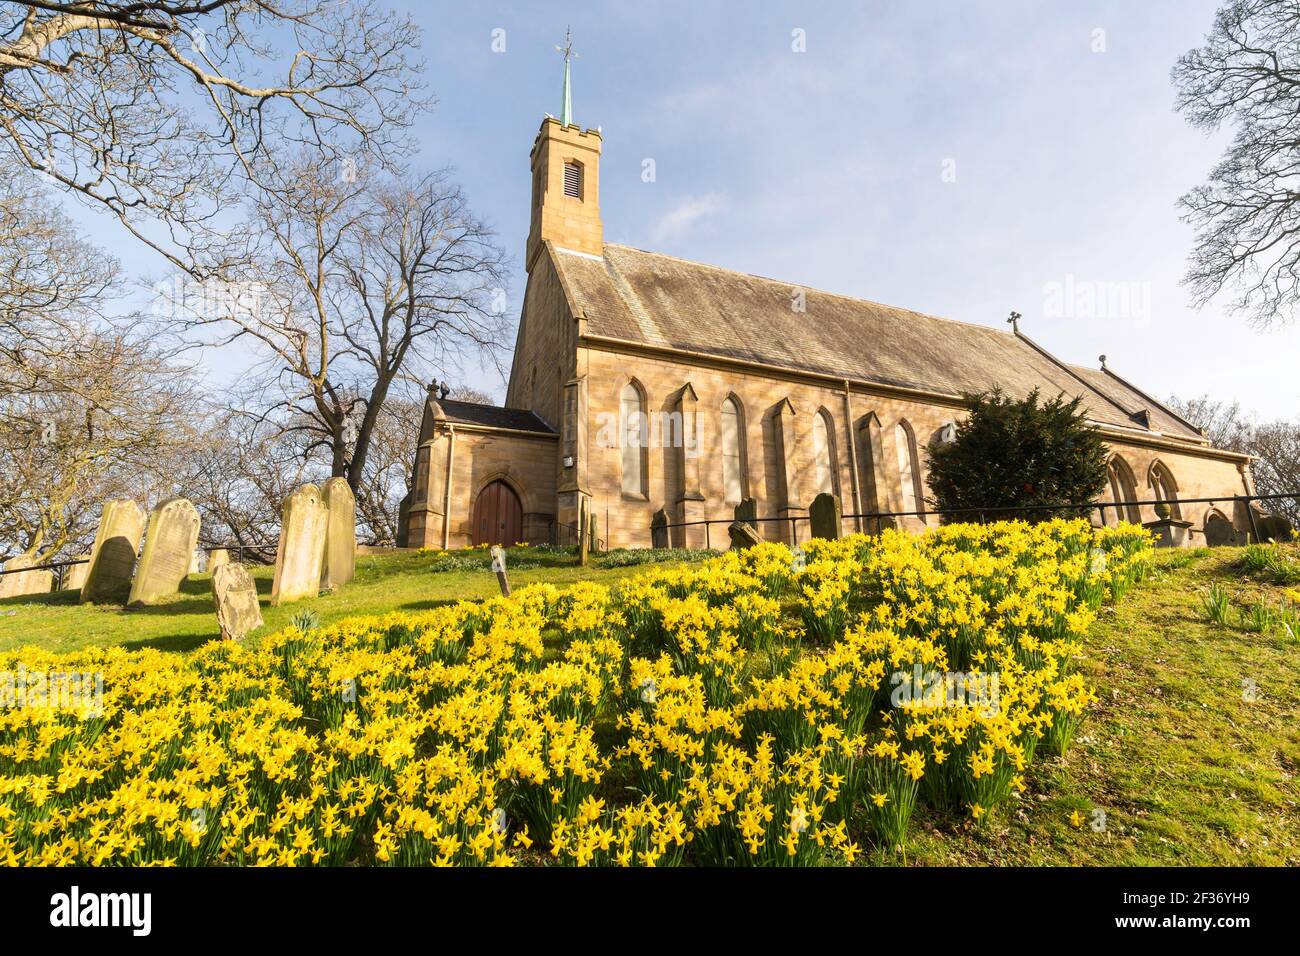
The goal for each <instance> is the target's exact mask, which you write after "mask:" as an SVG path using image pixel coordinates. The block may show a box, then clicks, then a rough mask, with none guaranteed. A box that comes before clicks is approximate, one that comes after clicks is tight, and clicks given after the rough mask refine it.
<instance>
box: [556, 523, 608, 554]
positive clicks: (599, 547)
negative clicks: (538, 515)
mask: <svg viewBox="0 0 1300 956" xmlns="http://www.w3.org/2000/svg"><path fill="white" fill-rule="evenodd" d="M546 540H547V543H548V544H551V545H554V546H555V547H557V548H571V547H576V546H577V544H578V542H579V541H581V540H582V531H581V529H579V528H578V526H577V525H572V524H565V523H564V522H563V521H556V520H555V519H554V518H551V519H550V520H549V521H547V522H546ZM591 550H592V551H597V552H599V551H604V550H605V539H604V538H601V537H595V538H593V539H592V541H591Z"/></svg>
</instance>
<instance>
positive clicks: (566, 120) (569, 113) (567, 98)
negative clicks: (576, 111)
mask: <svg viewBox="0 0 1300 956" xmlns="http://www.w3.org/2000/svg"><path fill="white" fill-rule="evenodd" d="M555 52H556V53H563V54H564V107H563V108H562V109H561V111H560V123H561V125H563V126H570V125H572V123H573V97H572V95H571V94H570V92H569V61H570V60H572V59H574V58H575V57H577V55H578V54H576V53H574V52H573V30H572V29H571V28H570V27H565V28H564V46H557V47H556V48H555Z"/></svg>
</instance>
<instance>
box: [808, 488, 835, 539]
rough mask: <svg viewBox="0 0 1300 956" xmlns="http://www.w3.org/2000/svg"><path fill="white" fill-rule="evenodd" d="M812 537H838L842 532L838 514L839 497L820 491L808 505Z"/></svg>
mask: <svg viewBox="0 0 1300 956" xmlns="http://www.w3.org/2000/svg"><path fill="white" fill-rule="evenodd" d="M808 517H809V519H810V520H811V522H812V536H813V537H814V538H830V539H832V540H834V539H836V538H838V537H840V536H841V534H842V533H843V528H842V526H841V516H840V499H838V498H836V497H835V496H834V495H828V494H827V493H826V492H824V491H823V492H822V493H821V494H820V495H818V496H817V497H816V498H814V499H813V501H812V504H811V505H809V506H808Z"/></svg>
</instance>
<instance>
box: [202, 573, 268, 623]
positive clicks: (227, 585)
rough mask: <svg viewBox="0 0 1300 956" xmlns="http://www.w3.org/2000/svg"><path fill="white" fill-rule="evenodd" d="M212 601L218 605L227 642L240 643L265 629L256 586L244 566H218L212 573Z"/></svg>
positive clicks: (218, 621)
mask: <svg viewBox="0 0 1300 956" xmlns="http://www.w3.org/2000/svg"><path fill="white" fill-rule="evenodd" d="M212 598H213V600H214V601H216V604H217V625H218V626H219V627H220V628H221V637H222V639H223V640H227V641H237V640H240V639H241V638H242V637H243V636H244V635H245V634H247V633H248V632H249V631H251V630H252V629H253V628H255V627H261V626H262V608H261V606H260V605H259V604H258V603H257V585H256V584H255V583H254V582H253V576H252V575H251V574H249V573H248V568H246V567H244V566H243V565H242V564H230V563H229V561H227V563H225V564H219V565H217V567H216V568H215V569H214V570H213V572H212Z"/></svg>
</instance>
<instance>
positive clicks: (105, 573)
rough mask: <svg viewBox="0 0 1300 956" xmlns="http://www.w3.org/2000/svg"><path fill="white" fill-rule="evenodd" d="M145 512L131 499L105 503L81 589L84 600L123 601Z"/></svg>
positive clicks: (129, 580) (142, 530)
mask: <svg viewBox="0 0 1300 956" xmlns="http://www.w3.org/2000/svg"><path fill="white" fill-rule="evenodd" d="M144 518H145V514H144V511H143V510H142V509H141V508H140V506H139V505H137V504H136V503H135V502H134V501H132V500H131V499H130V498H118V499H116V500H113V501H106V502H104V510H103V513H102V514H101V515H100V518H99V530H98V531H97V532H95V544H94V546H93V547H91V549H90V564H89V565H88V566H87V569H86V581H85V583H84V584H82V586H81V601H82V603H83V604H84V603H86V602H87V601H111V600H117V599H120V598H121V597H122V596H123V595H122V592H123V591H124V590H126V587H127V585H128V584H130V583H131V572H132V571H133V570H135V555H136V551H138V550H139V548H140V536H141V535H142V534H144Z"/></svg>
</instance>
